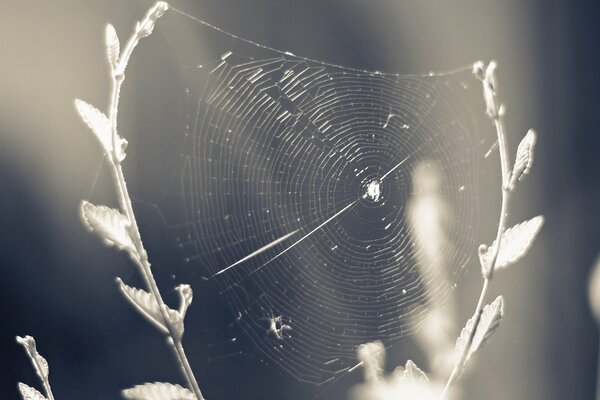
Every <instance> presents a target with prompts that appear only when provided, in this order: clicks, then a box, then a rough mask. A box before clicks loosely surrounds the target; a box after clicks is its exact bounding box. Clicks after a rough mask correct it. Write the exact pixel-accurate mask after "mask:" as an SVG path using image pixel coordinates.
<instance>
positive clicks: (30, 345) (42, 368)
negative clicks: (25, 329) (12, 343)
mask: <svg viewBox="0 0 600 400" xmlns="http://www.w3.org/2000/svg"><path fill="white" fill-rule="evenodd" d="M17 343H19V344H20V345H22V346H23V347H24V348H25V351H26V352H27V355H28V356H29V358H30V359H31V362H32V364H33V367H34V368H35V373H36V374H37V375H38V376H39V377H40V379H41V380H42V381H46V380H47V379H48V375H49V374H50V369H49V367H48V361H46V359H45V358H44V357H42V355H41V354H40V353H38V351H37V348H36V344H35V339H34V338H33V337H31V336H29V335H27V336H25V337H21V336H17Z"/></svg>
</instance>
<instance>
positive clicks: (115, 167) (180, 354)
mask: <svg viewBox="0 0 600 400" xmlns="http://www.w3.org/2000/svg"><path fill="white" fill-rule="evenodd" d="M163 7H166V3H163V2H159V3H156V5H155V6H154V7H153V8H152V9H150V11H149V12H148V14H147V15H146V18H145V19H144V20H143V21H142V22H140V23H139V24H138V25H137V26H136V29H135V32H134V34H133V35H132V36H131V38H130V39H129V41H128V42H127V45H126V46H125V48H124V50H123V53H122V54H121V56H120V58H119V62H118V63H117V65H115V66H114V67H113V73H112V93H111V103H110V107H109V110H110V114H109V120H110V123H111V129H112V148H113V151H112V154H110V155H109V157H108V160H109V164H110V165H111V167H112V168H111V169H112V172H113V177H114V182H115V186H116V190H117V196H118V199H119V205H120V207H121V210H122V211H123V213H124V214H125V216H126V217H127V219H128V220H129V223H130V226H129V233H130V234H131V236H132V240H133V243H134V246H135V249H136V253H137V255H136V256H135V257H132V258H133V260H134V262H135V263H136V264H137V265H138V267H139V269H140V273H141V275H142V277H143V279H144V281H145V283H146V287H147V288H148V290H149V291H150V293H151V294H152V296H153V297H154V298H155V300H156V303H157V304H158V308H159V310H160V312H161V315H162V318H163V322H164V324H165V326H166V327H167V330H168V331H169V333H168V335H169V342H170V343H172V345H171V346H170V347H171V349H172V350H173V354H174V355H175V357H176V359H177V361H178V364H179V366H180V368H181V370H182V372H183V375H184V376H185V378H186V381H187V383H188V387H189V389H190V390H191V391H192V392H193V393H194V395H195V396H196V398H197V399H198V400H204V396H203V395H202V392H201V391H200V387H199V386H198V383H197V381H196V378H195V376H194V373H193V371H192V368H191V367H190V364H189V361H188V359H187V357H186V355H185V351H184V349H183V345H182V343H181V338H180V335H177V334H176V333H175V327H174V326H173V324H172V323H171V322H170V319H169V318H168V315H167V311H166V307H165V302H164V300H163V299H162V296H161V294H160V290H159V289H158V286H157V284H156V280H155V279H154V275H153V274H152V270H151V265H150V262H149V261H148V253H147V252H146V249H145V248H144V244H143V242H142V238H141V235H140V230H139V227H138V224H137V220H136V218H135V213H134V211H133V207H132V205H131V198H130V196H129V192H128V190H127V184H126V181H125V176H124V175H123V169H122V166H121V160H122V156H121V154H120V152H121V149H120V143H119V141H120V138H119V135H118V131H117V114H118V110H119V96H120V93H121V86H122V85H123V82H124V81H125V69H126V67H127V63H128V61H129V58H130V57H131V54H132V53H133V50H134V49H135V47H136V45H137V44H138V42H139V41H140V39H141V38H143V37H145V36H148V35H149V34H150V33H149V32H151V31H152V28H153V26H154V23H155V22H156V20H157V19H158V18H160V16H161V15H162V13H164V11H166V8H163Z"/></svg>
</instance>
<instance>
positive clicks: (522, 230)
mask: <svg viewBox="0 0 600 400" xmlns="http://www.w3.org/2000/svg"><path fill="white" fill-rule="evenodd" d="M543 224H544V217H542V216H541V215H538V216H537V217H534V218H532V219H530V220H528V221H525V222H522V223H520V224H518V225H515V226H513V227H512V228H509V229H507V230H506V231H504V233H503V234H502V239H501V241H500V251H499V252H498V258H497V259H496V266H495V270H498V269H502V268H506V267H508V266H509V265H511V264H514V263H516V262H517V261H519V260H520V259H521V258H523V257H524V256H525V254H527V251H529V249H530V248H531V245H532V244H533V241H534V240H535V238H536V236H537V235H538V233H539V232H540V229H541V228H542V225H543ZM495 248H496V241H495V240H494V242H493V243H492V245H491V246H489V247H488V248H485V246H484V247H483V248H480V249H483V250H482V251H480V261H481V262H482V266H483V267H484V268H490V267H491V266H490V263H491V260H492V257H493V254H494V251H495Z"/></svg>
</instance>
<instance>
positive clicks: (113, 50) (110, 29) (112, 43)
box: [105, 24, 120, 67]
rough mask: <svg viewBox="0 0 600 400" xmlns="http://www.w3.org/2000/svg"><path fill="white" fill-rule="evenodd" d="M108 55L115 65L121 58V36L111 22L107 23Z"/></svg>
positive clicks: (111, 63) (110, 61) (109, 60)
mask: <svg viewBox="0 0 600 400" xmlns="http://www.w3.org/2000/svg"><path fill="white" fill-rule="evenodd" d="M105 39H106V55H107V57H108V62H109V63H110V65H112V66H113V67H114V66H116V65H117V62H118V60H119V52H120V45H119V37H118V36H117V31H116V30H115V27H114V26H112V25H111V24H108V25H106V36H105Z"/></svg>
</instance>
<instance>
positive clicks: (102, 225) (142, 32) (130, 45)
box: [75, 1, 204, 400]
mask: <svg viewBox="0 0 600 400" xmlns="http://www.w3.org/2000/svg"><path fill="white" fill-rule="evenodd" d="M168 8H169V6H168V4H167V3H165V2H162V1H159V2H157V3H156V4H155V5H154V6H153V7H152V8H151V9H150V10H149V11H148V13H147V14H146V17H145V18H144V19H143V20H142V21H140V22H138V23H137V24H136V26H135V29H134V32H133V34H132V36H131V37H130V38H129V40H128V42H127V43H126V45H125V47H124V49H123V51H122V52H121V46H120V42H119V38H118V36H117V33H116V31H115V28H114V27H113V26H112V25H110V24H109V25H107V27H106V52H107V59H108V63H109V65H110V67H111V84H112V85H111V86H112V91H111V96H110V98H111V100H110V106H109V114H108V117H107V116H106V115H105V114H104V113H102V112H101V111H100V110H98V109H97V108H95V107H93V106H92V105H90V104H88V103H86V102H84V101H83V100H75V107H76V108H77V111H78V112H79V115H80V116H81V118H82V120H83V121H84V122H85V123H86V124H87V125H88V127H89V128H90V129H91V130H92V132H93V133H94V134H95V135H96V138H97V139H98V141H99V142H100V144H101V145H102V148H103V150H104V153H105V155H106V158H107V162H108V164H109V167H110V170H111V172H112V175H113V181H114V184H115V188H116V191H117V197H118V202H119V209H113V208H110V207H107V206H102V205H100V206H98V205H94V204H92V203H90V202H87V201H83V202H82V203H81V210H80V211H81V217H82V219H83V222H84V223H85V225H86V226H87V227H88V228H89V229H90V230H91V231H94V232H95V233H96V234H97V235H98V236H100V238H102V240H103V241H104V242H105V243H106V244H107V245H110V246H115V247H116V248H117V249H120V250H124V251H126V252H127V254H128V255H129V256H130V258H131V259H132V261H133V262H134V263H135V265H136V266H137V267H138V269H139V271H140V274H141V275H142V278H143V280H144V282H145V284H146V288H147V291H146V290H142V289H136V288H132V287H130V286H127V285H126V284H124V283H123V281H122V280H121V279H120V278H117V284H118V285H119V289H120V291H121V293H123V295H124V296H125V298H126V299H127V301H128V302H129V303H130V304H132V305H133V307H134V309H135V310H137V311H138V312H139V313H140V314H141V315H142V316H143V317H145V318H146V319H147V320H148V321H150V322H151V323H152V324H153V325H154V326H155V327H156V328H157V329H158V330H159V331H160V332H162V333H163V334H164V335H166V336H167V338H168V340H167V343H168V344H169V346H170V348H171V350H172V351H173V353H174V355H175V357H176V359H177V362H178V364H179V367H180V368H181V371H182V373H183V375H184V377H185V379H186V381H187V384H188V388H183V387H181V386H179V385H172V384H168V383H160V382H157V383H146V384H144V385H138V386H136V387H134V388H132V389H127V390H124V391H123V396H124V397H125V398H128V399H150V398H155V397H156V396H158V397H160V398H164V399H168V400H174V399H197V400H203V399H204V397H203V396H202V392H201V391H200V388H199V386H198V383H197V381H196V378H195V377H194V373H193V371H192V368H191V367H190V364H189V362H188V360H187V357H186V355H185V351H184V348H183V344H182V337H183V333H184V317H185V313H186V310H187V308H188V307H189V305H190V304H191V302H192V295H193V293H192V289H191V287H190V286H189V285H180V286H178V287H177V288H176V290H177V291H178V292H179V294H180V307H179V310H173V309H171V308H169V307H168V306H167V305H166V304H165V302H164V301H163V298H162V296H161V293H160V291H159V289H158V286H157V284H156V280H155V279H154V276H153V274H152V270H151V264H150V262H149V261H148V253H147V252H146V249H145V248H144V244H143V242H142V238H141V235H140V230H139V227H138V224H137V221H136V218H135V213H134V211H133V207H132V205H131V198H130V196H129V192H128V190H127V184H126V181H125V177H124V174H123V169H122V163H123V160H124V159H125V157H126V152H125V151H126V148H127V140H125V139H124V138H123V137H121V136H120V135H119V133H118V129H117V115H118V111H119V96H120V93H121V86H122V85H123V82H124V80H125V70H126V68H127V64H128V63H129V59H130V57H131V55H132V53H133V50H134V49H135V47H136V46H137V44H138V43H139V41H140V40H141V39H143V38H145V37H147V36H149V35H150V34H151V33H152V31H153V30H154V26H155V24H156V21H157V20H158V19H159V18H160V17H161V16H162V15H163V14H164V13H165V12H166V11H167V10H168Z"/></svg>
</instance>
